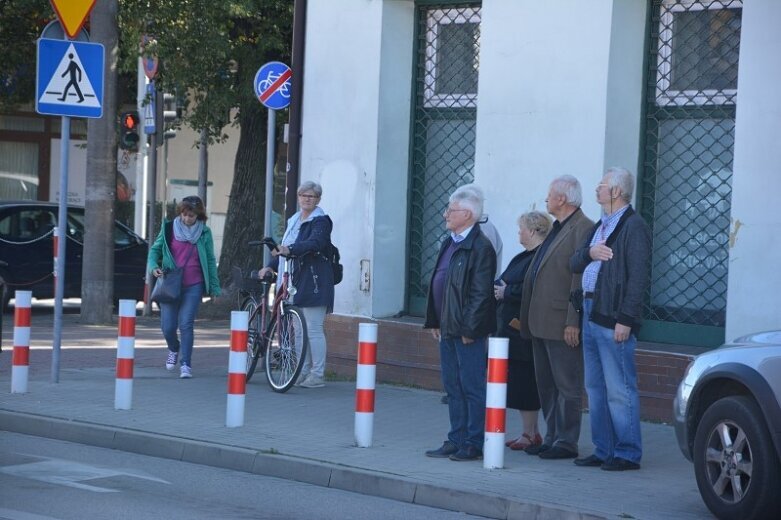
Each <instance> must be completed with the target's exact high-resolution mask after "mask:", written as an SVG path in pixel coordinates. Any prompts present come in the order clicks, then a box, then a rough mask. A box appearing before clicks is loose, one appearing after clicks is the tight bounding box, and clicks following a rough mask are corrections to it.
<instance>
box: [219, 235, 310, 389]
mask: <svg viewBox="0 0 781 520" xmlns="http://www.w3.org/2000/svg"><path fill="white" fill-rule="evenodd" d="M247 244H248V245H250V246H263V245H265V246H267V247H268V248H269V249H271V250H274V249H276V247H277V244H276V242H274V240H273V239H272V238H268V237H266V238H264V239H263V240H253V241H250V242H247ZM293 258H294V256H293V255H288V256H287V257H282V258H280V262H282V269H283V271H282V283H281V284H280V286H279V287H277V290H276V293H275V294H273V295H272V294H271V284H272V283H273V280H274V277H273V275H270V276H267V277H266V278H264V279H258V276H257V274H258V273H257V271H255V272H252V273H250V276H249V277H248V278H247V277H245V276H244V275H243V274H242V271H241V269H240V268H238V267H234V268H233V278H234V282H235V283H236V284H237V286H238V287H239V298H240V300H241V304H240V305H239V309H240V310H242V311H247V312H248V313H249V327H248V334H247V382H249V380H250V379H251V378H252V375H253V374H254V373H255V368H256V367H257V365H258V361H260V359H261V358H263V360H264V366H265V370H266V378H267V379H268V384H269V386H271V388H272V390H274V391H275V392H280V393H283V392H287V391H288V390H289V389H290V387H292V386H293V385H294V384H295V382H296V379H297V378H298V375H299V374H300V373H301V368H302V367H303V364H304V359H305V358H306V354H307V351H308V350H309V339H308V338H307V332H306V321H305V319H304V314H303V312H302V311H301V309H300V308H298V307H296V306H295V305H293V304H292V303H291V302H290V301H289V299H290V297H292V296H294V295H295V291H296V289H295V287H293V285H292V284H291V280H292V272H291V271H290V266H291V265H292V262H291V260H292V259H293ZM269 274H270V273H269Z"/></svg>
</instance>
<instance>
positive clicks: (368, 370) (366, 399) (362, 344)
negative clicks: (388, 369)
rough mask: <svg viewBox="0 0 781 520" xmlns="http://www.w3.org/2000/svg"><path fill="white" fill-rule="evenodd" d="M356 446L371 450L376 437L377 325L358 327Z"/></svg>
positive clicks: (365, 324) (362, 324) (367, 324)
mask: <svg viewBox="0 0 781 520" xmlns="http://www.w3.org/2000/svg"><path fill="white" fill-rule="evenodd" d="M355 379H356V380H355V445H356V446H358V447H359V448H369V447H371V445H372V437H373V436H374V388H375V383H376V379H377V324H376V323H360V324H359V325H358V370H357V374H356V378H355Z"/></svg>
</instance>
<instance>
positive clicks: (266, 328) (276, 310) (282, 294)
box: [249, 258, 291, 356]
mask: <svg viewBox="0 0 781 520" xmlns="http://www.w3.org/2000/svg"><path fill="white" fill-rule="evenodd" d="M284 261H285V267H284V271H283V272H282V284H281V286H280V287H278V288H277V292H276V293H275V294H274V303H273V304H272V306H271V310H269V309H268V295H269V292H270V291H265V290H264V291H263V293H264V294H263V295H262V300H261V301H260V302H258V303H259V305H258V306H257V308H256V309H255V311H254V312H253V313H252V315H251V316H250V317H249V323H252V320H254V319H255V318H256V317H257V315H258V313H260V326H259V327H258V329H259V331H258V332H259V334H260V337H261V350H260V356H265V355H266V350H267V347H268V342H269V341H270V340H271V338H269V333H270V331H271V321H270V318H271V319H274V320H279V318H280V316H282V307H283V306H284V304H285V302H287V299H288V297H289V296H290V292H289V290H288V284H289V281H290V276H291V273H290V272H289V270H288V262H289V259H287V258H285V259H284Z"/></svg>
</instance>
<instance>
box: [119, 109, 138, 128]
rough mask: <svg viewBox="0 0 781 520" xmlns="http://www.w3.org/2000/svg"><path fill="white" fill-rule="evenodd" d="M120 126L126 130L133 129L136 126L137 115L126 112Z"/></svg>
mask: <svg viewBox="0 0 781 520" xmlns="http://www.w3.org/2000/svg"><path fill="white" fill-rule="evenodd" d="M122 126H124V127H125V128H127V129H128V130H135V129H136V127H137V126H138V115H137V114H134V113H133V112H127V113H125V114H124V115H123V117H122Z"/></svg>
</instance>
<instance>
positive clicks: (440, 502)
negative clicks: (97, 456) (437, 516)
mask: <svg viewBox="0 0 781 520" xmlns="http://www.w3.org/2000/svg"><path fill="white" fill-rule="evenodd" d="M0 430H5V431H8V432H14V433H21V434H25V435H33V436H37V437H46V438H49V439H56V440H61V441H68V442H75V443H78V444H86V445H89V446H96V447H99V448H108V449H114V450H120V451H126V452H130V453H137V454H140V455H147V456H152V457H159V458H165V459H173V460H179V461H182V462H189V463H192V464H200V465H204V466H213V467H218V468H223V469H229V470H233V471H243V472H246V473H253V474H257V475H263V476H268V477H276V478H281V479H286V480H294V481H297V482H304V483H306V484H312V485H315V486H322V487H328V488H333V489H339V490H342V491H350V492H353V493H360V494H363V495H371V496H376V497H381V498H388V499H391V500H397V501H400V502H407V503H410V504H417V505H422V506H429V507H435V508H438V509H445V510H448V511H456V512H464V513H468V514H472V515H478V516H484V517H487V518H495V519H499V520H521V519H528V518H538V519H544V520H605V519H606V517H604V516H601V515H599V514H591V513H583V512H579V511H574V510H571V509H567V508H565V507H562V506H556V505H548V504H542V503H538V502H533V501H519V500H515V499H510V498H507V497H503V496H499V495H490V494H485V493H475V492H472V491H465V490H459V489H453V488H447V487H443V486H437V485H432V484H425V483H420V482H415V481H412V480H410V479H407V478H404V477H403V476H400V475H394V474H390V473H381V472H376V471H371V470H365V469H358V468H350V467H346V466H340V465H336V464H329V463H325V462H319V461H314V460H308V459H302V458H296V457H294V456H288V455H282V454H275V453H266V452H261V451H256V450H251V449H246V448H238V447H234V446H226V445H222V444H218V443H209V442H203V441H198V440H195V439H188V438H184V437H174V436H166V435H159V434H156V433H151V432H146V431H142V430H133V429H127V428H117V427H113V426H105V425H101V424H95V423H89V422H84V421H70V420H67V419H57V418H53V417H46V416H42V415H35V414H28V413H21V412H13V411H9V410H0Z"/></svg>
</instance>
